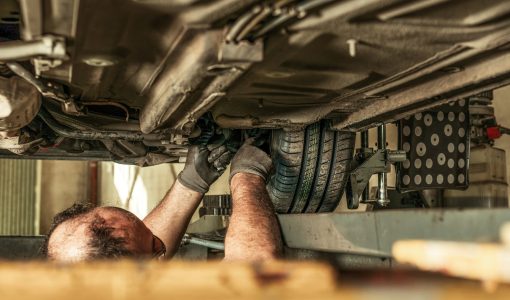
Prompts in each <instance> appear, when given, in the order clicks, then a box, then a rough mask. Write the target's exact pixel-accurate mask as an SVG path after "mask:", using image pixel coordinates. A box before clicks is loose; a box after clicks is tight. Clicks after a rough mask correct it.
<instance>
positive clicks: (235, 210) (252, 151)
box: [225, 140, 282, 261]
mask: <svg viewBox="0 0 510 300" xmlns="http://www.w3.org/2000/svg"><path fill="white" fill-rule="evenodd" d="M271 168H272V162H271V158H270V157H269V156H268V155H267V154H266V153H265V152H264V151H262V150H261V149H258V148H257V147H255V146H252V145H251V141H249V140H248V141H247V142H246V143H245V144H244V145H243V146H242V147H241V149H239V151H238V152H237V154H236V156H235V157H234V159H233V160H232V164H231V166H230V189H231V194H232V216H231V218H230V223H229V228H228V232H227V236H226V238H225V259H226V260H248V261H258V260H265V259H274V258H276V257H278V256H279V255H280V254H281V251H282V241H281V235H280V228H279V225H278V221H277V219H276V215H275V212H274V208H273V204H272V202H271V200H270V199H269V194H268V193H267V190H266V179H267V177H268V176H269V173H270V170H271Z"/></svg>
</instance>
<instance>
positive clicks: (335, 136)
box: [267, 121, 355, 214]
mask: <svg viewBox="0 0 510 300" xmlns="http://www.w3.org/2000/svg"><path fill="white" fill-rule="evenodd" d="M354 139H355V135H354V134H352V133H350V132H338V131H331V130H329V125H328V122H327V121H322V122H319V123H315V124H312V125H310V126H308V127H307V128H306V129H305V130H304V131H283V130H274V131H273V134H272V138H271V155H272V157H273V164H274V167H275V173H274V175H273V176H272V177H271V179H270V181H269V183H268V187H267V188H268V192H269V196H270V197H271V200H272V201H273V204H274V206H275V209H276V212H277V213H280V214H288V213H319V212H331V211H333V210H335V208H336V207H337V206H338V203H339V202H340V199H341V198H342V194H343V191H344V187H345V183H346V181H347V177H348V175H349V170H350V163H351V160H352V155H353V148H354Z"/></svg>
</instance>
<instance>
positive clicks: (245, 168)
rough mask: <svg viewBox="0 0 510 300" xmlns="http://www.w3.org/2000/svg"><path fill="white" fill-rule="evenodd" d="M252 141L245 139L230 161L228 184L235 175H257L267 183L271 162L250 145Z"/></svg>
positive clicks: (259, 150)
mask: <svg viewBox="0 0 510 300" xmlns="http://www.w3.org/2000/svg"><path fill="white" fill-rule="evenodd" d="M253 141H254V139H253V138H249V139H247V140H246V141H245V142H244V144H243V145H242V146H241V148H239V150H238V151H237V153H236V155H235V156H234V158H233V159H232V164H231V165H230V178H229V182H230V181H231V180H232V177H234V175H235V174H237V173H249V174H254V175H258V176H260V177H262V178H263V179H264V181H267V179H268V177H269V174H270V173H271V169H272V167H273V162H272V160H271V157H269V155H267V153H266V152H264V151H262V150H261V149H259V148H257V147H255V146H253V145H252V143H253Z"/></svg>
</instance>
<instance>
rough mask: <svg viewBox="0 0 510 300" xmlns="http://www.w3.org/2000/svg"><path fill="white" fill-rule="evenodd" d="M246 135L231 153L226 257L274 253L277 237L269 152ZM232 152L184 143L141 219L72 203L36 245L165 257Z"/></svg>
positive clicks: (68, 252)
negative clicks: (170, 176)
mask: <svg viewBox="0 0 510 300" xmlns="http://www.w3.org/2000/svg"><path fill="white" fill-rule="evenodd" d="M251 142H252V140H250V139H249V140H247V141H246V142H245V143H244V144H243V146H242V147H241V148H240V149H239V151H238V152H237V153H236V155H235V156H234V158H233V159H232V163H231V167H230V189H231V196H232V216H231V218H230V225H229V229H228V231H227V235H226V238H225V259H226V260H248V261H257V260H264V259H273V258H276V257H277V256H278V255H279V253H280V251H281V239H280V231H279V227H278V223H277V220H276V216H275V214H274V211H273V207H272V203H271V201H270V199H269V195H268V193H267V191H266V187H265V186H266V179H267V177H268V175H269V171H270V169H271V158H270V157H269V156H268V155H267V154H266V153H265V152H264V151H262V150H260V149H258V148H257V147H255V146H253V145H251ZM230 158H231V153H229V152H228V151H227V149H226V148H225V147H224V146H222V147H220V148H218V149H215V150H213V151H211V152H210V151H209V150H207V148H205V147H199V146H193V147H191V148H190V150H189V152H188V156H187V160H186V165H185V167H184V169H183V171H182V172H181V173H180V174H179V176H178V180H177V181H176V182H175V183H174V185H173V186H172V188H171V189H170V190H169V191H168V193H167V195H166V196H165V197H164V199H163V200H162V201H161V202H160V203H159V204H158V206H157V207H156V208H154V210H152V211H151V212H150V214H149V215H148V216H147V217H146V218H145V219H144V220H143V221H142V220H140V219H138V218H137V217H136V216H135V215H133V214H132V213H130V212H128V211H126V210H124V209H121V208H115V207H98V208H92V207H86V206H83V205H74V206H73V207H71V208H69V209H67V210H65V211H63V212H61V213H59V214H58V215H57V216H55V219H54V222H53V224H52V227H51V229H50V231H49V233H48V236H47V239H46V243H45V246H44V247H43V251H44V252H46V254H47V256H48V258H49V259H50V260H57V261H65V262H76V261H82V260H91V259H106V258H120V257H126V256H127V257H162V256H166V257H172V256H173V255H174V254H175V253H176V252H177V250H178V248H179V246H180V242H181V239H182V237H183V235H184V233H185V231H186V227H187V226H188V223H189V221H190V219H191V216H192V215H193V213H194V212H195V210H196V209H197V207H198V205H199V204H200V201H201V200H202V197H203V195H204V194H205V193H206V192H207V191H208V190H209V187H210V185H211V184H212V183H213V182H214V181H215V180H216V179H218V177H220V175H221V171H218V170H221V169H224V168H225V167H226V165H227V164H228V162H229V160H230Z"/></svg>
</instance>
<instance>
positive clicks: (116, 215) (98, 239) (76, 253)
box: [43, 204, 164, 262]
mask: <svg viewBox="0 0 510 300" xmlns="http://www.w3.org/2000/svg"><path fill="white" fill-rule="evenodd" d="M161 249H164V245H163V244H162V242H161V240H159V239H158V238H157V237H155V236H154V235H153V234H152V232H151V231H150V230H149V229H148V228H147V227H146V226H145V224H144V223H143V222H142V221H141V220H140V219H138V218H137V217H136V216H135V215H133V214H132V213H130V212H129V211H126V210H124V209H121V208H116V207H97V208H93V207H90V206H87V205H82V204H75V205H73V206H72V207H70V208H68V209H66V210H65V211H63V212H61V213H59V214H58V215H56V216H55V218H54V221H53V224H52V226H51V228H50V231H49V233H48V236H47V238H46V243H45V246H44V247H43V252H45V253H46V255H47V257H48V258H49V259H51V260H57V261H64V262H76V261H83V260H91V259H107V258H120V257H126V256H150V255H151V254H153V253H154V252H158V251H159V252H161V251H160V250H161Z"/></svg>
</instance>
